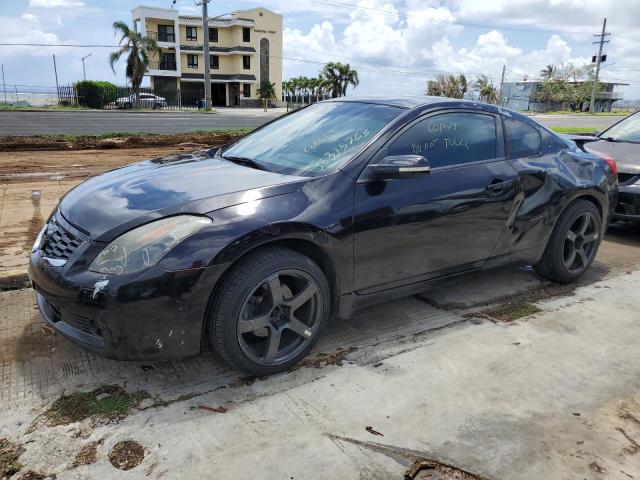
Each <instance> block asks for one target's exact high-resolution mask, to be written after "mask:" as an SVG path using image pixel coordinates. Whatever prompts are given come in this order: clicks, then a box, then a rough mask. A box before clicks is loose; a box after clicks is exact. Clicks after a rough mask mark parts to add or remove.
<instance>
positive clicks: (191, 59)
mask: <svg viewBox="0 0 640 480" xmlns="http://www.w3.org/2000/svg"><path fill="white" fill-rule="evenodd" d="M187 67H189V68H198V56H197V55H191V54H189V55H187Z"/></svg>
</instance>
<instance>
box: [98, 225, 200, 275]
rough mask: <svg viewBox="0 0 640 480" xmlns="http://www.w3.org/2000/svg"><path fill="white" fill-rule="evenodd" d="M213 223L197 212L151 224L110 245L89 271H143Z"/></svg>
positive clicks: (123, 236)
mask: <svg viewBox="0 0 640 480" xmlns="http://www.w3.org/2000/svg"><path fill="white" fill-rule="evenodd" d="M210 223H211V219H209V218H207V217H196V216H194V215H178V216H176V217H169V218H164V219H162V220H156V221H155V222H151V223H148V224H146V225H143V226H142V227H138V228H136V229H134V230H131V231H130V232H127V233H125V234H124V235H121V236H120V237H118V238H116V239H115V240H114V241H113V242H111V243H110V244H109V245H107V246H106V247H105V248H104V250H102V251H101V252H100V254H99V255H98V256H97V257H96V258H95V260H94V261H93V262H92V263H91V266H90V267H89V270H91V271H92V272H97V273H106V274H113V275H120V274H125V273H135V272H139V271H140V270H144V269H145V268H148V267H151V266H153V265H155V264H156V263H158V262H159V261H160V260H161V259H162V257H163V256H164V255H165V254H166V253H167V252H168V251H169V250H171V249H172V248H173V247H174V246H175V245H177V244H178V243H179V242H181V241H182V240H183V239H185V238H187V237H188V236H189V235H191V234H192V233H195V232H197V231H198V230H200V229H201V228H203V227H204V226H206V225H209V224H210Z"/></svg>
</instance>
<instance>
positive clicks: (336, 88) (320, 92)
mask: <svg viewBox="0 0 640 480" xmlns="http://www.w3.org/2000/svg"><path fill="white" fill-rule="evenodd" d="M359 84H360V79H359V78H358V72H357V71H356V70H354V69H352V68H351V65H349V64H348V63H346V64H345V63H339V62H329V63H326V64H325V65H324V67H323V68H322V70H321V71H320V73H319V74H318V76H317V77H313V78H309V77H304V76H301V77H294V78H290V79H289V80H285V81H284V82H282V91H283V93H284V96H285V98H287V99H288V101H291V102H295V103H311V101H312V100H313V101H319V100H322V99H324V98H326V97H331V98H338V97H344V96H345V95H346V94H347V90H348V88H349V87H353V88H356V87H357V86H358V85H359Z"/></svg>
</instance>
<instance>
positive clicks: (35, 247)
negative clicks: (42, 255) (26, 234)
mask: <svg viewBox="0 0 640 480" xmlns="http://www.w3.org/2000/svg"><path fill="white" fill-rule="evenodd" d="M48 226H49V224H48V223H45V224H44V226H43V227H42V228H41V229H40V233H39V234H38V236H37V237H36V241H35V242H33V247H31V253H33V252H35V251H36V250H40V244H41V243H42V236H43V235H44V232H46V231H47V227H48Z"/></svg>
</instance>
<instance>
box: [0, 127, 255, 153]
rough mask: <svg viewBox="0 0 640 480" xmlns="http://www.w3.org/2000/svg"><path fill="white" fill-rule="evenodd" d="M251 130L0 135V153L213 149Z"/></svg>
mask: <svg viewBox="0 0 640 480" xmlns="http://www.w3.org/2000/svg"><path fill="white" fill-rule="evenodd" d="M250 131H251V129H248V128H238V129H211V130H195V131H193V132H187V133H175V134H156V133H146V132H105V133H102V134H100V135H34V136H20V135H18V136H4V137H3V136H0V152H2V151H4V152H18V151H22V152H24V151H37V150H94V149H101V150H102V149H105V150H106V149H110V150H112V149H120V148H149V147H169V146H183V147H188V148H189V149H192V150H196V149H198V148H207V147H216V146H220V145H224V144H226V143H229V142H233V141H235V140H237V139H238V138H240V137H243V136H244V135H246V134H247V133H249V132H250Z"/></svg>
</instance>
